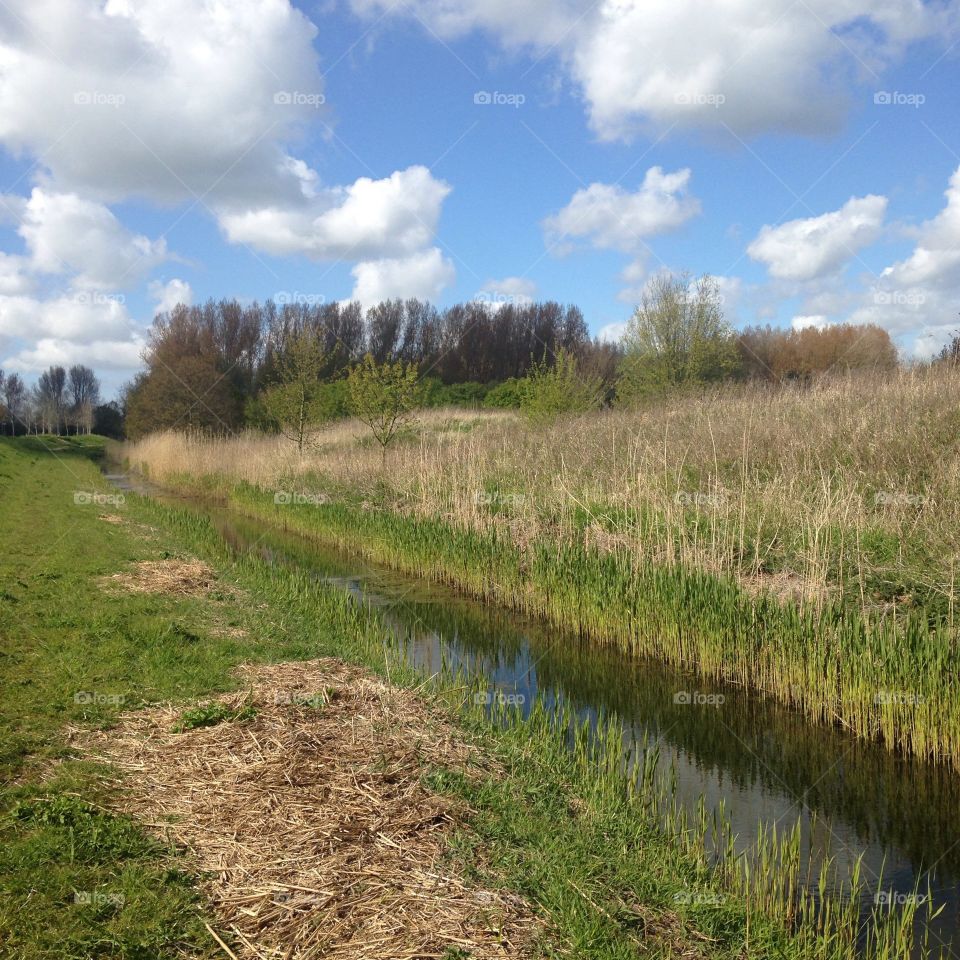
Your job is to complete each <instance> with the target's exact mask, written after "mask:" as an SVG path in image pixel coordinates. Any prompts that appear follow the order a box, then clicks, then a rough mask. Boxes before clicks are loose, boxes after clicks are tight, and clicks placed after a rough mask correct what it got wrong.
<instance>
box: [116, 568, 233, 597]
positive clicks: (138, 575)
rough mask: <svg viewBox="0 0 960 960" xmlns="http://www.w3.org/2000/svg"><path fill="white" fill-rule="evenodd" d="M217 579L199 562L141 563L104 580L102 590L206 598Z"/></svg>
mask: <svg viewBox="0 0 960 960" xmlns="http://www.w3.org/2000/svg"><path fill="white" fill-rule="evenodd" d="M215 582H216V576H215V575H214V572H213V570H211V569H210V567H208V566H207V565H206V564H205V563H203V562H201V561H200V560H192V559H191V560H178V559H169V560H144V561H141V562H140V563H137V564H135V565H134V567H133V569H132V570H130V571H129V572H126V573H115V574H113V575H112V576H109V577H104V578H103V579H102V580H101V583H102V584H103V585H104V586H105V587H119V588H120V589H122V590H126V591H127V592H129V593H165V594H172V595H175V596H205V595H206V594H207V593H209V592H210V590H211V589H212V588H213V586H214V583H215Z"/></svg>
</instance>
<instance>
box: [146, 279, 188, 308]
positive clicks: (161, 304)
mask: <svg viewBox="0 0 960 960" xmlns="http://www.w3.org/2000/svg"><path fill="white" fill-rule="evenodd" d="M147 289H148V291H149V293H150V296H151V297H152V298H153V301H154V303H155V304H156V312H157V313H166V312H167V311H170V310H172V309H173V308H174V307H175V306H177V305H178V304H181V303H182V304H184V305H185V306H188V307H189V306H190V304H191V303H193V290H192V289H191V287H190V284H189V283H187V281H186V280H179V279H177V278H174V279H173V280H170V281H168V282H167V283H162V282H161V281H159V280H153V281H152V282H151V283H150V285H149V286H148V288H147Z"/></svg>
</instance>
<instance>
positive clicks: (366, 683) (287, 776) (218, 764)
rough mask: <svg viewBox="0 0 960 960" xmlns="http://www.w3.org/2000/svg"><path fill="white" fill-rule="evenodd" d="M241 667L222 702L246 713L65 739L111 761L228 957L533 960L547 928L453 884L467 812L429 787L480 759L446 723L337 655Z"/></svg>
mask: <svg viewBox="0 0 960 960" xmlns="http://www.w3.org/2000/svg"><path fill="white" fill-rule="evenodd" d="M241 676H242V679H243V681H244V682H245V684H246V685H247V687H248V689H247V692H245V693H243V694H239V695H237V694H233V695H226V696H223V697H221V698H219V701H217V702H219V703H221V704H225V705H227V706H229V707H230V708H232V709H231V712H232V715H233V716H236V715H237V714H241V715H243V714H244V713H245V715H246V716H248V717H249V719H247V720H246V721H241V720H228V721H225V722H221V723H218V724H216V725H212V726H201V727H197V728H195V729H189V730H186V731H185V732H182V733H177V732H174V730H175V728H176V727H177V721H178V718H179V717H180V711H179V710H178V709H176V708H175V707H173V706H167V707H160V708H155V709H150V710H144V711H140V712H137V713H130V714H126V715H124V716H123V717H121V718H120V721H119V723H118V724H117V726H116V727H115V728H113V729H111V730H109V731H105V732H98V733H95V734H90V733H89V732H85V731H80V730H76V731H73V737H74V742H75V743H76V744H77V745H78V746H80V747H82V748H83V749H85V750H87V751H90V752H93V753H94V754H95V755H96V756H97V757H98V758H100V759H103V760H105V761H108V762H109V763H111V764H113V765H114V766H115V767H116V768H118V769H119V770H120V771H122V773H123V780H122V787H123V788H124V790H123V797H124V799H123V808H124V810H125V811H126V812H128V813H130V814H132V815H134V816H135V817H137V818H139V819H140V820H142V821H143V822H144V823H146V824H147V825H148V826H149V827H150V828H151V829H152V830H153V831H154V832H156V833H158V834H160V835H162V836H164V837H165V838H170V839H172V840H173V841H174V842H176V843H178V844H182V845H184V846H185V847H187V848H188V850H189V851H190V854H191V855H192V858H193V861H194V864H195V866H196V868H197V869H198V870H199V871H201V872H202V874H203V875H204V877H205V880H204V884H203V885H204V889H205V891H206V893H207V895H208V896H209V898H210V901H211V905H212V908H213V910H214V912H215V914H216V916H217V917H218V919H219V923H220V931H219V933H218V936H220V937H222V938H223V939H224V940H225V941H231V942H232V944H233V946H232V950H233V952H234V953H235V954H236V956H237V957H238V958H251V960H253V958H263V957H268V956H269V957H283V958H285V960H310V958H318V957H323V958H326V960H335V958H344V960H347V958H349V960H355V958H357V957H364V958H369V960H377V958H383V960H396V958H400V957H410V958H413V957H436V958H439V957H443V956H461V955H464V956H471V957H476V958H508V957H509V958H517V957H522V956H525V955H527V953H528V948H529V946H530V944H531V943H532V941H533V940H534V939H535V938H537V937H539V936H540V935H541V934H542V929H543V927H542V923H541V922H540V921H539V920H538V919H537V918H536V917H535V916H534V915H533V914H532V913H531V911H530V909H529V908H528V907H527V906H526V905H525V904H524V903H523V902H522V901H520V900H519V899H518V898H516V897H514V896H512V895H509V894H506V893H503V892H501V891H497V890H493V889H483V888H479V887H477V886H475V885H473V884H470V883H469V882H467V881H466V880H465V879H464V877H463V876H462V874H461V873H460V872H459V870H458V867H457V864H456V863H455V862H454V860H453V858H452V854H451V849H450V847H449V843H448V841H449V839H450V837H451V834H452V833H453V832H454V831H455V830H456V829H457V826H458V824H459V823H460V822H461V821H462V819H463V815H464V813H465V811H464V810H462V809H460V808H458V806H457V805H456V804H454V803H453V802H452V801H450V800H448V799H446V798H444V797H441V796H438V795H436V794H434V793H432V792H431V791H430V790H429V789H428V788H427V786H426V785H425V784H424V780H423V778H424V775H425V774H426V773H427V772H429V770H430V768H431V767H434V766H442V767H446V768H456V769H467V768H468V767H469V765H470V764H471V763H474V762H478V760H479V755H478V754H477V753H476V752H475V750H474V749H473V748H472V747H470V746H468V745H467V744H466V743H464V742H463V740H462V739H461V738H460V736H459V735H458V734H457V733H456V731H455V730H454V729H453V728H452V727H451V726H449V725H448V724H447V723H446V721H444V720H442V719H441V718H439V717H437V716H435V715H433V714H432V713H431V711H430V710H429V709H428V708H427V707H426V706H425V705H424V703H423V702H422V700H420V699H418V697H417V696H416V695H415V694H414V693H412V692H410V691H408V690H402V689H399V688H396V687H392V686H389V685H387V684H385V683H383V682H382V681H380V680H378V679H376V678H374V677H372V676H370V675H369V674H366V673H364V672H363V671H361V670H359V669H357V668H354V667H350V666H347V665H345V664H343V663H340V662H337V661H332V660H319V661H313V662H306V663H286V664H277V665H273V666H256V667H245V668H241ZM445 951H447V952H445ZM458 951H461V952H458Z"/></svg>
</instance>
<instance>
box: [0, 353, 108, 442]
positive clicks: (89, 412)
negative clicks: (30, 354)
mask: <svg viewBox="0 0 960 960" xmlns="http://www.w3.org/2000/svg"><path fill="white" fill-rule="evenodd" d="M0 424H2V430H3V432H4V433H7V434H10V435H14V434H23V433H35V434H39V433H52V434H71V433H74V434H76V433H87V434H89V433H101V434H104V435H107V436H117V437H119V436H121V434H122V426H123V424H122V414H121V411H120V408H119V406H118V405H117V404H115V403H106V404H105V403H101V397H100V381H99V380H98V379H97V376H96V374H95V373H94V372H93V370H91V369H90V368H89V367H87V366H84V365H83V364H75V365H74V366H72V367H61V366H51V367H48V368H47V369H46V370H45V371H44V372H43V373H41V374H40V376H39V377H38V378H37V382H36V383H35V384H34V385H33V386H32V387H28V386H27V384H26V383H25V381H24V379H23V377H21V376H20V374H19V373H10V374H6V373H4V371H3V370H0Z"/></svg>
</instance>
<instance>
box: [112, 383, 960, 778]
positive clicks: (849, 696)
mask: <svg viewBox="0 0 960 960" xmlns="http://www.w3.org/2000/svg"><path fill="white" fill-rule="evenodd" d="M958 437H960V377H958V376H957V374H955V373H953V372H952V371H949V370H938V371H913V372H902V373H900V374H897V375H895V376H892V377H890V378H887V379H863V378H860V379H845V380H838V381H834V382H831V383H826V384H822V385H819V386H815V387H813V388H810V389H799V388H785V389H781V390H770V389H766V388H760V387H749V388H731V389H727V390H723V391H720V392H717V393H715V394H711V395H709V396H697V397H686V398H681V399H675V400H671V401H664V402H662V403H659V404H656V405H652V406H650V407H649V408H647V409H645V410H642V411H639V412H631V413H628V412H610V411H608V412H603V413H598V414H592V415H589V416H584V417H577V418H573V419H566V420H562V421H558V422H557V423H555V424H553V425H550V426H546V427H542V426H532V425H529V424H527V423H525V422H523V421H522V420H520V419H519V418H517V417H513V416H510V415H503V414H497V415H492V416H487V415H483V414H476V415H473V414H471V415H462V414H460V415H455V414H452V413H449V412H448V413H443V412H434V413H432V414H431V415H429V416H428V417H425V418H424V421H423V423H422V425H421V429H420V431H419V432H418V434H417V435H416V436H412V437H410V438H407V439H406V440H405V441H404V442H403V443H402V444H401V445H399V446H397V447H396V448H395V449H394V450H393V451H392V452H391V455H390V458H389V460H388V462H387V464H386V467H385V468H384V467H382V466H381V464H380V460H379V454H378V453H377V452H376V451H375V450H374V449H373V448H372V446H371V445H370V444H368V443H366V442H365V441H364V439H363V434H362V428H361V427H360V426H359V425H356V424H352V423H350V422H345V423H340V424H337V425H335V426H332V427H329V428H327V429H325V430H322V431H318V433H317V434H316V436H315V437H314V445H313V448H312V450H311V452H310V453H309V454H308V455H307V456H306V457H304V458H303V459H302V460H299V459H297V457H296V456H295V452H294V451H292V450H291V449H290V445H285V444H284V442H283V441H281V440H278V439H276V438H271V437H263V436H257V435H246V436H242V437H234V438H228V439H220V440H211V439H204V438H199V437H189V436H182V435H176V434H160V435H156V436H153V437H149V438H147V439H146V440H143V441H141V442H140V443H138V444H135V445H133V446H130V447H128V448H127V449H126V452H125V453H126V456H127V457H128V458H129V460H130V462H131V464H132V465H133V466H135V467H137V468H139V469H141V470H144V471H145V472H148V473H149V474H150V475H151V476H152V477H155V478H157V479H159V480H161V481H163V482H167V483H176V482H184V477H185V475H190V477H191V478H192V480H191V481H190V482H197V481H198V480H201V481H203V482H205V483H208V484H214V485H217V484H221V485H223V487H224V489H230V488H233V487H234V486H235V485H236V484H237V483H238V482H243V483H245V484H247V485H248V486H246V487H244V488H242V489H240V490H239V491H238V492H235V494H234V500H235V501H236V502H237V503H238V505H241V506H243V507H244V509H248V510H252V511H255V512H258V513H260V514H261V515H268V514H269V515H273V516H274V517H275V518H276V519H277V520H280V521H281V522H284V523H290V524H293V525H297V526H300V527H302V528H304V529H309V530H312V531H313V532H314V533H316V534H319V535H322V536H325V537H328V538H332V539H334V540H336V541H337V542H339V543H341V544H343V545H346V546H352V547H359V548H361V549H363V550H365V551H366V552H368V553H369V555H371V556H374V557H376V559H380V560H384V561H387V562H390V563H393V564H395V565H397V566H399V567H402V568H404V569H408V570H411V571H413V572H417V573H421V574H425V575H428V576H431V577H434V578H437V579H445V580H448V581H451V582H455V583H457V584H459V585H461V586H464V587H466V588H468V589H470V590H472V591H474V592H476V593H479V594H482V595H485V596H491V597H496V598H497V599H499V600H502V601H505V602H508V603H510V604H513V605H514V606H517V607H521V608H523V609H526V610H530V611H532V612H537V613H540V614H543V615H545V616H547V617H550V618H552V619H554V620H556V621H557V622H562V623H565V624H570V625H573V626H574V627H577V628H579V629H581V630H582V631H583V632H585V633H590V634H591V635H594V636H596V637H599V638H602V639H607V640H611V641H615V642H618V643H620V644H621V645H623V646H625V647H627V648H629V649H631V650H634V651H635V652H637V653H641V654H647V655H652V656H656V657H659V658H662V659H664V660H667V661H669V662H672V663H679V664H683V665H689V666H695V667H696V668H698V669H700V670H701V671H702V672H704V673H705V674H708V675H711V676H718V677H723V678H726V679H729V680H734V681H736V682H739V683H745V684H749V685H752V686H754V687H758V688H760V689H762V690H764V691H767V692H768V693H770V694H772V695H774V696H777V697H778V698H780V699H782V700H784V701H786V702H789V703H793V704H795V705H797V706H798V707H800V708H801V709H803V710H804V711H805V712H806V713H807V714H808V715H810V716H812V717H814V718H816V719H817V720H820V721H825V722H831V723H840V724H842V725H844V726H846V727H848V728H849V729H850V730H852V731H853V732H854V733H856V734H857V735H859V736H863V737H870V738H876V739H880V740H882V741H883V742H885V743H887V744H889V745H891V746H894V747H898V748H901V749H904V750H907V751H910V752H914V753H917V754H920V755H923V756H931V757H934V758H937V759H944V760H948V761H950V762H952V763H954V764H955V765H958V766H960V697H958V695H957V694H958V692H960V691H958V684H960V669H958V667H960V659H958V657H960V655H958V650H957V643H956V621H955V614H954V600H955V586H954V581H955V575H954V571H955V566H956V561H957V556H958V537H960V496H958V482H957V481H958V464H960V458H958V452H957V441H958ZM276 490H287V491H290V490H294V491H310V492H321V493H323V494H325V496H326V497H327V498H329V500H330V501H331V502H330V503H329V504H328V505H326V506H320V507H316V506H313V507H307V508H302V507H300V508H298V507H296V505H293V506H289V507H285V506H283V505H281V506H277V507H274V506H273V504H272V500H273V494H272V491H276Z"/></svg>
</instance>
